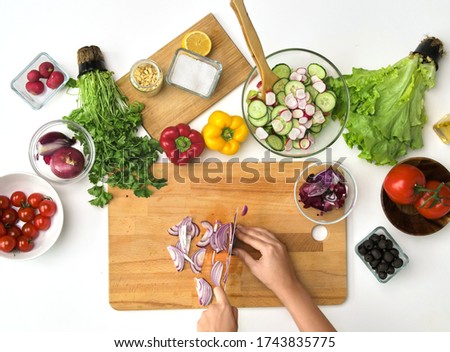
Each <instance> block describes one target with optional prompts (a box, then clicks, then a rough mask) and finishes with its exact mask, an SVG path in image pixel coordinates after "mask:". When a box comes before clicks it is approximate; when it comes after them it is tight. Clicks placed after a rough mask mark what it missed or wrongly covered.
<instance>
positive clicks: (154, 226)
mask: <svg viewBox="0 0 450 352" xmlns="http://www.w3.org/2000/svg"><path fill="white" fill-rule="evenodd" d="M301 169H302V163H301V162H295V163H231V162H229V163H201V164H200V163H198V164H190V165H189V166H183V167H177V166H174V165H173V164H166V163H163V164H156V165H155V173H156V174H163V175H164V176H165V177H167V178H168V186H166V187H164V188H162V189H161V190H158V191H155V193H154V194H153V195H152V196H151V197H150V198H147V199H145V198H137V197H135V196H134V195H133V194H132V192H130V191H127V190H119V189H111V190H110V191H111V192H112V193H113V195H114V199H113V200H112V201H111V203H110V204H109V209H108V214H109V297H110V303H111V306H112V307H114V308H116V309H119V310H135V309H170V308H177V309H180V308H199V307H200V306H199V304H198V298H197V294H196V290H195V283H194V277H204V278H205V279H207V280H208V281H210V278H209V271H210V268H211V249H209V251H208V254H207V258H206V259H205V265H204V269H203V273H201V274H194V273H192V272H191V269H190V267H189V265H186V266H185V269H184V270H183V271H182V272H177V271H176V270H175V267H174V265H173V262H172V260H171V258H170V256H169V253H168V252H167V249H166V247H167V246H168V245H175V243H176V241H177V238H176V237H173V236H170V235H169V234H168V233H167V229H168V228H169V227H170V226H172V225H174V224H177V223H179V222H180V221H181V220H182V219H183V218H184V217H185V216H187V215H190V216H193V218H194V221H195V222H197V223H198V224H200V221H201V220H205V219H206V220H209V221H210V222H214V221H215V220H217V219H220V220H221V221H222V222H231V221H232V218H233V215H234V211H235V209H236V207H239V208H240V209H241V208H242V206H243V205H244V204H246V205H248V208H249V211H248V213H247V215H246V216H245V217H242V216H241V217H239V220H238V222H239V223H241V224H244V225H257V226H262V227H266V228H268V229H269V230H271V231H273V232H274V233H276V234H277V235H278V236H279V238H280V239H281V240H282V241H284V242H285V243H286V245H287V247H288V250H289V252H290V255H291V258H292V260H293V262H294V265H295V269H296V271H297V273H298V275H299V277H300V278H301V280H303V282H304V283H305V285H306V286H307V288H308V290H309V291H310V293H311V295H312V296H313V298H314V300H315V302H316V303H317V304H324V305H326V304H340V303H343V302H344V300H345V299H346V296H347V268H346V223H345V221H342V222H340V223H337V224H334V225H330V226H328V227H327V228H328V237H327V238H326V239H325V240H324V241H316V240H314V239H313V238H312V236H311V230H312V228H313V227H314V226H315V224H314V223H312V222H310V221H308V220H306V219H305V218H304V217H303V216H302V215H301V214H300V213H299V211H298V209H297V207H296V205H295V201H294V196H293V187H294V183H295V179H296V176H297V175H298V173H299V171H300V170H301ZM203 233H204V230H202V234H203ZM197 240H198V239H195V241H197ZM194 247H195V246H194ZM193 250H195V248H194V249H192V250H191V253H192V252H193ZM215 259H217V260H224V259H225V253H219V255H218V256H216V258H215ZM227 293H228V295H229V296H230V300H231V303H232V304H233V305H236V306H239V307H269V306H279V305H281V304H280V302H279V301H278V300H277V298H276V297H274V296H273V294H272V293H271V292H270V291H269V290H267V289H266V288H265V287H264V286H263V285H262V284H261V283H260V282H259V281H258V280H257V279H256V278H255V277H254V276H253V275H252V274H251V273H250V272H249V270H248V269H247V267H245V266H244V265H243V263H242V262H241V261H240V259H239V258H237V257H233V258H232V260H231V266H230V276H229V279H228V283H227Z"/></svg>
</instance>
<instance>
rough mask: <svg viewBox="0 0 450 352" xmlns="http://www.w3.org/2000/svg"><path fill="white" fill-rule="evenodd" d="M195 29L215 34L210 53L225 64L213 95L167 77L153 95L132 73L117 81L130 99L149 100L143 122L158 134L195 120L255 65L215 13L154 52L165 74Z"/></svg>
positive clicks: (155, 135) (154, 56)
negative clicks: (133, 81)
mask: <svg viewBox="0 0 450 352" xmlns="http://www.w3.org/2000/svg"><path fill="white" fill-rule="evenodd" d="M193 30H199V31H203V32H205V33H206V34H207V35H208V36H209V37H210V38H211V41H212V50H211V53H210V54H209V55H208V57H209V58H211V59H214V60H216V61H219V62H220V63H221V64H222V66H223V70H222V74H221V77H220V79H219V83H218V85H217V87H216V90H215V92H214V94H213V95H212V97H210V98H200V97H198V96H196V95H194V94H191V93H188V92H185V91H183V90H181V89H179V88H176V87H174V86H171V85H169V84H167V83H166V82H165V81H164V83H163V87H162V89H161V91H160V92H159V94H158V95H156V96H153V97H149V96H147V95H145V93H141V92H139V91H137V90H136V89H135V88H134V87H133V86H132V85H131V83H130V77H129V73H127V74H126V75H124V76H123V77H121V78H120V79H119V80H118V81H117V84H118V86H119V87H120V88H121V90H122V91H123V93H124V94H125V95H126V96H127V97H128V98H129V101H130V102H133V101H139V102H141V103H144V104H145V109H144V111H143V112H142V119H143V126H144V128H145V130H146V131H147V132H148V133H149V134H150V135H151V136H152V137H154V138H157V139H159V136H160V134H161V132H162V130H163V129H164V128H166V127H168V126H173V125H175V124H177V123H180V122H183V123H189V122H191V121H192V120H194V119H195V118H196V117H197V116H199V115H200V114H201V113H203V112H204V111H205V110H206V109H208V108H209V107H211V106H212V105H213V104H215V103H216V102H217V101H219V100H220V99H222V98H223V97H224V96H225V95H227V94H228V93H229V92H231V91H232V90H233V89H235V88H236V87H237V86H239V85H240V84H241V83H243V82H244V81H245V80H246V79H247V77H248V75H249V74H250V71H251V69H252V67H251V66H250V64H249V63H248V61H247V60H246V59H245V57H244V56H242V54H241V52H240V51H239V49H238V48H237V47H236V45H235V44H234V43H233V41H232V40H231V39H230V37H229V36H228V34H227V33H226V32H225V30H224V29H223V27H222V26H221V25H220V23H219V22H218V21H217V19H216V18H215V17H214V15H212V14H208V15H207V16H206V17H204V18H203V19H201V20H200V21H199V22H197V23H196V24H194V25H193V26H192V27H190V28H189V29H187V30H186V31H185V32H183V33H181V34H180V35H179V36H178V37H176V38H174V39H173V40H172V41H171V42H169V43H168V44H167V45H166V46H164V47H163V48H161V49H160V50H158V51H157V52H156V53H154V54H153V55H151V56H150V58H151V59H152V60H154V61H155V62H157V63H158V64H159V65H160V67H161V69H162V71H163V73H164V75H166V74H167V72H168V70H169V67H170V64H171V62H172V59H173V57H174V55H175V51H176V50H177V49H179V48H180V47H181V40H182V38H183V37H184V35H185V34H186V33H188V32H190V31H193ZM138 59H140V58H138ZM136 61H137V60H136Z"/></svg>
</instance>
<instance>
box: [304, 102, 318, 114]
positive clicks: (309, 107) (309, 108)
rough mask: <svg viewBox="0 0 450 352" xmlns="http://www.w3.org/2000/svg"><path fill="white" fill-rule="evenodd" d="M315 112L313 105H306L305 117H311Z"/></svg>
mask: <svg viewBox="0 0 450 352" xmlns="http://www.w3.org/2000/svg"><path fill="white" fill-rule="evenodd" d="M315 111H316V107H315V106H314V105H313V104H306V106H305V113H306V115H308V116H312V115H313V114H314V112H315Z"/></svg>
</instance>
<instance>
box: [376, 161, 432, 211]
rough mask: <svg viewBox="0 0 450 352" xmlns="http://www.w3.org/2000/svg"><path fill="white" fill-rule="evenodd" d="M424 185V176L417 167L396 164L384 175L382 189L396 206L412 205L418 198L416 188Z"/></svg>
mask: <svg viewBox="0 0 450 352" xmlns="http://www.w3.org/2000/svg"><path fill="white" fill-rule="evenodd" d="M424 185H425V175H424V174H423V172H422V171H421V170H420V169H418V168H417V167H415V166H413V165H409V164H398V165H396V166H394V167H393V168H392V169H391V170H390V171H389V172H388V174H387V175H386V177H385V178H384V182H383V188H384V190H385V191H386V193H387V195H388V197H389V198H390V199H391V200H392V201H393V202H394V203H397V204H412V203H414V201H415V200H416V199H417V198H418V197H419V195H420V194H419V193H417V192H416V190H415V188H416V186H424Z"/></svg>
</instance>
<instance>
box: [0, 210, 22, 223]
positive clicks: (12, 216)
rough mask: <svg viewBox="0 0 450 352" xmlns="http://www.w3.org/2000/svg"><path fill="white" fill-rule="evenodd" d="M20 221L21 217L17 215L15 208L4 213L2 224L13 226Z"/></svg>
mask: <svg viewBox="0 0 450 352" xmlns="http://www.w3.org/2000/svg"><path fill="white" fill-rule="evenodd" d="M17 221H19V217H18V215H17V211H15V210H14V209H13V208H8V209H5V210H4V211H3V215H2V222H3V224H5V225H12V224H15V223H16V222H17Z"/></svg>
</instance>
